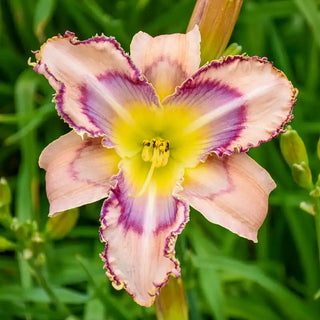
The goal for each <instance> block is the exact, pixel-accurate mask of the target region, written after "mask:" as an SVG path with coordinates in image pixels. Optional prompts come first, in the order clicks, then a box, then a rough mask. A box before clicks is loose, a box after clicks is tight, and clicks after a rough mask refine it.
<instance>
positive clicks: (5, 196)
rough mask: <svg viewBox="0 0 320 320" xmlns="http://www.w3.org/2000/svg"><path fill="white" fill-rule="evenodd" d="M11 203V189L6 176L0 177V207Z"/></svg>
mask: <svg viewBox="0 0 320 320" xmlns="http://www.w3.org/2000/svg"><path fill="white" fill-rule="evenodd" d="M10 203H11V191H10V188H9V185H8V182H7V180H6V179H5V178H0V207H3V206H5V205H8V204H10Z"/></svg>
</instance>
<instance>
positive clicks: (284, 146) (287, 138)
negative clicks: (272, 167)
mask: <svg viewBox="0 0 320 320" xmlns="http://www.w3.org/2000/svg"><path fill="white" fill-rule="evenodd" d="M280 149H281V153H282V155H283V157H284V159H285V160H286V162H287V164H288V165H289V167H291V168H292V166H293V164H294V163H297V164H299V163H301V162H304V163H305V165H306V166H308V165H309V159H308V154H307V150H306V147H305V145H304V142H303V140H302V139H301V137H300V136H299V134H298V132H297V131H296V130H293V129H292V128H291V126H288V128H287V131H286V132H285V133H283V134H282V135H281V137H280Z"/></svg>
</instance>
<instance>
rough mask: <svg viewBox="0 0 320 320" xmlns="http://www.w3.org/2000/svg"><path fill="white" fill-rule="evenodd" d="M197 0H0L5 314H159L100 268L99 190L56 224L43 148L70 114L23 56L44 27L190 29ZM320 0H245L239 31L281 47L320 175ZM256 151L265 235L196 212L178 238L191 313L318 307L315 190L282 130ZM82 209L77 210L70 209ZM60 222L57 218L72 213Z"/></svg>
mask: <svg viewBox="0 0 320 320" xmlns="http://www.w3.org/2000/svg"><path fill="white" fill-rule="evenodd" d="M194 4H195V0H176V1H172V0H161V1H155V0H154V1H151V0H137V1H135V0H113V1H111V0H109V1H108V0H0V16H1V19H0V62H1V63H0V143H1V152H0V176H2V177H5V178H6V179H7V180H8V183H9V185H10V188H11V191H12V201H11V203H9V198H8V196H6V197H5V196H4V193H5V192H6V191H3V190H5V184H4V183H5V182H4V181H3V180H1V183H0V185H1V192H0V196H1V197H2V198H1V199H0V208H1V210H0V212H1V214H3V215H6V214H7V212H8V210H10V213H12V214H13V216H14V217H15V218H14V219H13V220H10V219H9V218H8V219H7V220H6V219H2V226H0V236H1V238H0V250H1V251H3V252H2V253H0V319H4V320H7V319H8V320H11V319H39V320H40V319H64V318H65V317H67V316H69V318H68V319H69V320H71V319H85V320H102V319H154V317H155V315H154V308H153V307H151V308H148V309H146V308H143V307H140V306H138V305H137V304H135V303H134V302H133V301H132V299H131V298H130V297H129V296H128V295H127V294H126V293H125V292H124V291H120V292H117V291H115V290H114V289H113V288H112V286H111V284H110V282H109V281H108V280H107V278H106V277H105V276H104V271H103V270H102V266H103V263H102V262H101V261H100V258H99V256H98V254H99V252H101V251H102V249H103V246H102V245H101V244H100V242H99V238H98V227H99V213H100V207H101V204H102V201H101V202H99V203H96V204H92V205H87V206H85V207H82V208H81V209H80V217H79V220H78V221H77V223H76V226H75V227H74V228H73V229H72V230H71V232H70V233H69V234H67V235H65V236H63V230H60V229H59V231H57V230H58V229H57V227H56V228H53V229H52V228H51V229H50V227H48V226H47V220H48V218H47V212H48V202H47V198H46V195H45V184H44V182H45V179H44V172H43V171H42V170H40V169H39V167H38V164H37V161H38V156H39V154H40V152H41V150H42V149H43V148H44V147H45V146H46V145H47V144H49V143H50V142H51V141H53V140H54V139H56V138H57V137H59V136H60V135H61V134H63V133H66V132H68V130H69V128H68V127H67V126H66V125H65V124H64V123H63V121H61V120H60V119H59V118H58V117H57V114H56V112H55V109H54V105H53V103H51V98H52V94H53V90H52V88H51V87H50V86H49V85H48V83H47V81H46V80H45V79H44V78H43V77H42V76H39V75H37V74H34V72H33V71H32V68H31V67H29V66H28V65H27V60H28V58H29V57H30V56H31V55H32V54H31V50H37V49H39V47H40V44H41V43H42V42H43V41H45V39H46V38H48V37H51V36H54V35H56V34H57V33H58V32H60V33H64V31H65V30H71V31H73V32H75V33H76V34H77V36H78V37H79V39H86V38H89V37H91V36H93V35H95V34H96V33H99V34H100V33H102V32H103V33H105V34H106V35H113V36H115V37H116V39H118V41H120V42H121V44H122V45H123V47H124V49H125V50H128V48H129V44H130V39H131V37H132V36H133V35H134V33H136V32H137V31H139V30H143V31H146V32H148V33H150V34H151V35H157V34H162V33H173V32H184V31H185V29H186V27H187V24H188V20H189V17H190V15H191V12H192V9H193V6H194ZM319 4H320V1H315V0H272V1H270V0H265V1H263V0H244V5H243V8H242V11H241V13H240V17H239V20H238V23H237V25H236V28H235V32H234V34H233V37H232V40H233V41H236V42H238V43H240V44H241V45H242V46H243V50H244V51H245V52H247V53H248V54H249V55H259V56H267V57H268V58H269V59H270V60H272V61H274V63H275V66H277V67H278V68H280V69H282V70H283V71H284V72H285V73H286V74H287V75H288V77H289V79H291V80H292V82H293V83H294V85H295V86H296V87H297V88H299V90H300V94H299V97H298V103H297V105H296V107H295V109H294V113H295V119H294V120H293V122H292V126H293V127H294V128H295V129H296V130H297V131H298V132H299V133H300V135H301V136H302V138H303V139H304V141H305V143H306V146H307V150H308V152H309V157H310V167H311V169H312V170H313V172H314V179H316V174H317V173H318V171H319V163H320V162H319V159H317V157H316V143H317V139H318V138H319V136H320V108H319V107H320V102H319V101H320V100H319V95H318V92H319V84H320V75H319V74H320V73H319V63H320V61H319V58H320V56H319V49H320V13H319ZM250 154H251V156H253V157H254V158H255V159H256V160H257V161H258V162H259V163H260V164H261V165H262V166H264V167H265V168H266V169H267V170H268V171H269V172H270V174H271V175H272V177H273V178H274V180H275V181H276V183H277V185H278V188H277V189H276V190H275V191H274V192H273V193H272V195H271V198H270V209H269V214H268V217H267V219H266V221H265V223H264V224H263V227H262V228H261V230H260V232H259V243H258V244H253V243H251V242H249V241H247V240H245V239H242V238H240V237H238V236H236V235H234V234H232V233H231V232H229V231H227V230H225V229H223V228H221V227H219V226H216V225H212V224H210V223H209V222H207V221H206V220H205V219H204V218H203V217H202V216H201V215H200V214H198V213H196V212H191V221H190V222H189V223H188V225H187V227H186V229H185V230H184V232H183V233H182V235H180V237H179V239H178V243H177V255H178V257H179V259H180V261H181V265H182V270H183V273H182V275H183V279H184V283H185V289H186V294H187V299H188V305H189V312H190V319H191V320H196V319H218V320H223V319H252V320H257V319H262V320H280V319H290V320H291V319H293V320H294V319H296V320H304V319H308V320H309V319H319V318H318V317H317V315H318V316H319V314H320V306H319V302H318V301H316V300H315V294H316V292H317V290H318V289H319V287H320V286H319V277H320V274H319V260H318V256H317V246H316V235H315V226H314V217H313V216H311V215H309V214H307V213H305V212H303V211H301V210H300V209H299V203H300V202H301V201H304V200H306V199H307V198H308V194H307V193H306V192H305V191H303V190H302V189H299V187H298V186H296V185H295V184H294V182H293V180H292V177H291V172H290V170H289V168H288V167H287V166H286V164H285V162H284V160H283V159H282V156H281V154H280V149H279V141H278V139H275V140H274V141H272V142H269V143H267V144H264V145H263V146H261V147H260V148H259V149H255V150H252V151H251V152H250ZM76 217H77V213H76V212H73V213H71V216H70V215H69V216H68V218H66V219H70V220H72V219H73V220H75V219H74V218H76ZM9 220H10V221H9ZM6 221H7V222H8V221H9V222H10V226H9V224H8V223H7V222H6ZM26 221H30V222H26ZM6 223H7V225H6ZM57 223H58V224H59V223H60V228H61V227H66V226H68V225H70V224H71V222H68V221H63V222H57ZM52 230H56V233H55V232H54V231H52ZM59 232H60V233H59ZM57 233H59V234H57ZM59 236H60V238H61V237H63V239H58V238H59ZM5 239H6V240H5ZM6 241H7V242H6Z"/></svg>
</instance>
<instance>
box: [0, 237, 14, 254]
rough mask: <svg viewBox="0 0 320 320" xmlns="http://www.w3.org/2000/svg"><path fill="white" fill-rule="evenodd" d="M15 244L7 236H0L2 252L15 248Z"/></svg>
mask: <svg viewBox="0 0 320 320" xmlns="http://www.w3.org/2000/svg"><path fill="white" fill-rule="evenodd" d="M14 248H15V244H14V243H13V242H11V241H10V240H8V239H7V238H5V237H0V252H3V251H8V250H13V249H14Z"/></svg>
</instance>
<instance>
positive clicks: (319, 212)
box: [314, 197, 320, 263]
mask: <svg viewBox="0 0 320 320" xmlns="http://www.w3.org/2000/svg"><path fill="white" fill-rule="evenodd" d="M314 203H315V206H316V214H315V216H314V218H315V225H316V236H317V243H318V254H319V263H320V198H319V197H316V198H314Z"/></svg>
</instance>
